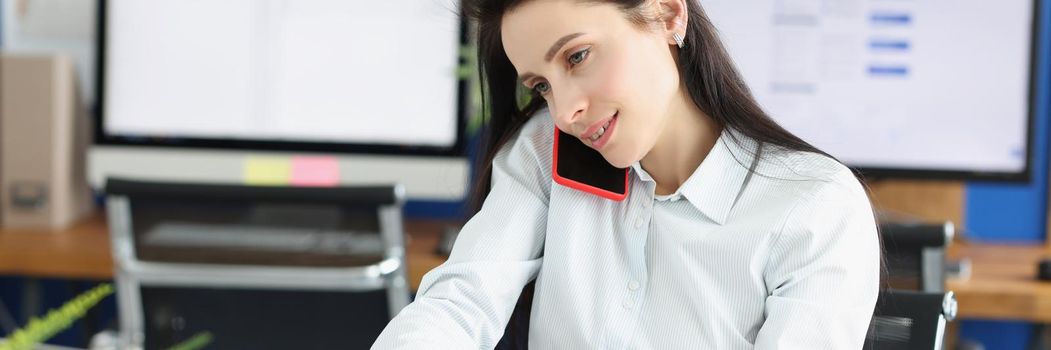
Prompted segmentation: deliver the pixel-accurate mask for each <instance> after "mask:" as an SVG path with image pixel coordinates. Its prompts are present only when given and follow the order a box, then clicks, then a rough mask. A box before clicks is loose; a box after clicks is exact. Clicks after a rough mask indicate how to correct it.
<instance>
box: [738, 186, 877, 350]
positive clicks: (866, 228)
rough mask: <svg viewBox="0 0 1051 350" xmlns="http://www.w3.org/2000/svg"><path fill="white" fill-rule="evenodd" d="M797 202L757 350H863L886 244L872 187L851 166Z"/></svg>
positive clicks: (781, 239)
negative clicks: (878, 227)
mask: <svg viewBox="0 0 1051 350" xmlns="http://www.w3.org/2000/svg"><path fill="white" fill-rule="evenodd" d="M844 172H846V173H843V172H841V173H840V174H839V176H837V179H838V181H830V182H825V183H821V184H820V185H818V186H817V188H816V189H815V190H814V191H813V192H812V193H811V195H807V196H805V199H801V200H800V201H799V202H797V204H796V206H795V208H793V209H792V210H791V211H790V213H789V217H788V218H787V219H786V221H785V225H784V227H783V228H782V231H781V233H780V234H779V236H778V237H777V239H776V241H775V243H774V244H773V246H772V248H771V255H770V258H769V259H770V260H768V263H767V266H766V271H765V277H764V278H765V282H766V285H767V288H769V291H770V292H769V296H768V297H767V299H766V310H765V316H766V320H765V322H764V323H763V326H762V328H761V329H760V330H759V334H758V336H757V338H756V343H755V348H756V349H861V348H862V345H863V343H864V341H865V334H866V332H867V330H868V326H869V323H870V322H871V320H872V313H873V310H874V307H875V304H876V298H877V296H878V294H879V278H880V277H879V276H880V272H879V269H880V262H879V261H880V245H879V237H877V231H876V223H875V219H874V217H873V213H872V209H871V205H870V204H869V200H868V196H867V195H866V194H865V191H864V189H862V187H861V185H860V184H859V183H858V182H857V180H856V179H855V178H854V177H853V175H852V174H850V173H849V170H846V169H844Z"/></svg>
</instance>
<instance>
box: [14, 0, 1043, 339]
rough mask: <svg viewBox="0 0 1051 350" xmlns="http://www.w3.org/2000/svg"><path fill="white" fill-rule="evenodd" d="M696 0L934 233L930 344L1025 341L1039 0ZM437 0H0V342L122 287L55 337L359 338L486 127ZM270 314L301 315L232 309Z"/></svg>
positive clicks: (453, 223) (882, 191)
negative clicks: (937, 309) (951, 309)
mask: <svg viewBox="0 0 1051 350" xmlns="http://www.w3.org/2000/svg"><path fill="white" fill-rule="evenodd" d="M700 2H701V4H702V5H703V6H705V9H706V10H707V12H708V14H709V16H710V17H711V19H712V21H713V22H714V23H715V25H716V26H717V27H718V28H719V31H720V34H721V35H722V36H723V39H724V42H725V44H726V46H727V49H728V50H729V52H730V54H731V55H732V56H733V57H734V59H735V61H736V63H737V64H738V66H739V69H740V71H741V72H742V74H743V76H744V77H745V79H746V81H747V82H748V84H749V86H750V87H751V88H752V90H753V93H754V95H755V96H756V98H757V99H758V100H759V101H760V103H761V104H762V105H763V106H764V108H766V110H767V111H768V112H770V113H771V115H772V116H773V117H774V118H775V119H777V120H778V121H779V122H780V123H782V125H784V126H785V127H787V128H788V129H790V130H792V131H793V132H795V133H797V134H798V135H800V136H801V137H803V138H804V139H806V140H808V141H811V142H812V143H814V144H815V145H816V146H817V147H819V148H821V149H823V150H825V151H827V152H829V153H831V154H832V155H834V156H836V157H837V158H839V159H840V160H841V161H843V162H844V163H846V164H847V165H849V166H851V167H852V168H855V169H857V170H858V172H859V173H860V174H861V175H862V177H863V178H864V179H865V181H866V184H867V185H868V186H869V187H870V189H871V193H872V196H873V200H874V203H875V204H876V205H877V207H878V209H879V211H880V219H881V223H882V224H884V225H885V227H888V228H892V229H890V230H888V231H893V232H891V233H889V234H894V233H896V231H894V229H893V228H896V227H919V226H923V227H942V228H948V229H947V230H945V232H948V233H949V235H948V238H949V240H948V242H944V243H943V244H941V247H940V248H939V249H940V250H939V252H940V253H939V254H941V255H937V259H938V260H939V261H940V264H935V265H930V266H936V268H937V269H938V273H935V274H934V275H933V276H936V277H935V278H936V279H937V281H936V282H934V283H935V284H936V285H937V286H938V287H936V288H933V289H931V290H935V291H940V292H941V291H949V290H951V291H953V292H954V293H955V296H956V299H957V300H958V301H959V305H958V313H957V315H956V316H957V319H956V320H954V321H952V322H950V324H949V325H948V328H947V331H946V340H945V342H946V344H948V347H954V348H956V347H964V346H968V347H970V348H985V349H1032V348H1046V345H1047V344H1048V343H1047V341H1046V340H1045V338H1046V337H1045V334H1046V333H1047V330H1046V328H1047V327H1046V326H1045V325H1046V324H1047V323H1051V307H1048V306H1047V305H1051V282H1044V281H1042V280H1041V278H1040V277H1041V276H1040V274H1039V262H1040V261H1041V260H1042V259H1044V258H1045V257H1049V258H1051V246H1049V245H1048V243H1049V240H1048V237H1049V234H1051V230H1049V227H1051V221H1049V220H1048V205H1047V198H1048V195H1049V189H1048V181H1049V179H1048V175H1047V168H1048V162H1047V160H1048V157H1049V152H1048V147H1049V146H1048V142H1047V136H1048V131H1049V128H1051V126H1049V125H1048V119H1049V117H1051V115H1049V113H1051V110H1049V105H1048V101H1049V99H1051V89H1049V85H1048V84H1049V83H1051V52H1049V48H1051V14H1049V12H1051V6H1048V5H1051V4H1049V3H1048V1H1046V0H1008V1H998V2H989V1H978V0H964V1H953V2H949V1H914V0H895V1H887V0H700ZM457 6H458V5H457V1H455V0H412V1H407V0H387V1H367V2H366V1H345V0H208V1H204V0H149V1H143V0H138V1H133V0H0V50H2V52H0V54H2V56H3V61H2V62H3V65H2V66H0V72H2V73H3V74H0V81H2V82H3V84H2V85H0V87H2V89H3V90H0V97H2V98H0V135H2V139H0V164H2V167H0V185H2V186H3V187H2V189H0V195H2V198H0V200H2V202H0V209H2V211H0V224H2V229H0V338H2V337H4V336H5V335H6V336H8V337H10V336H11V334H12V333H11V332H13V330H14V329H17V328H20V327H24V326H26V325H27V323H28V320H29V319H30V318H31V317H35V316H41V315H44V314H45V313H46V312H47V310H49V309H52V308H57V307H59V306H61V305H62V304H63V303H64V302H66V301H68V300H71V299H73V298H74V297H76V296H77V295H79V294H81V293H83V292H85V291H87V290H89V289H91V288H92V287H94V286H97V285H99V284H100V283H115V286H116V287H117V290H116V293H115V294H113V295H112V296H108V297H106V298H104V299H103V300H102V302H101V303H99V304H98V305H96V306H95V307H92V308H91V309H90V310H88V311H87V313H86V315H85V316H83V317H81V318H79V319H77V320H76V321H75V322H74V323H73V324H72V325H71V326H70V327H69V328H67V329H65V330H64V331H62V332H60V333H58V334H57V335H55V336H54V337H52V338H51V339H50V340H49V341H48V343H49V344H55V345H60V346H67V347H75V348H87V347H89V346H90V345H91V344H90V343H91V342H92V339H93V338H94V340H95V343H96V345H98V344H99V343H101V342H104V341H105V339H102V338H105V337H104V336H100V335H99V334H106V335H109V336H112V337H113V338H114V339H113V341H115V342H120V341H126V342H132V343H135V342H137V343H138V344H145V346H146V347H147V348H163V347H166V346H170V345H172V344H175V343H178V342H179V341H182V340H185V339H187V338H190V337H192V336H194V335H197V334H201V332H198V331H201V330H204V331H208V332H211V333H210V334H211V335H213V336H214V344H212V346H213V348H224V347H223V346H222V344H224V343H223V342H224V341H231V340H230V339H231V338H238V337H240V338H250V337H251V336H248V335H246V334H244V333H239V332H242V331H244V329H260V330H266V331H265V332H260V333H269V335H270V336H272V337H275V338H274V339H271V340H261V341H264V342H263V343H262V344H270V345H274V344H284V343H280V341H287V340H290V339H298V340H296V341H297V342H296V343H295V344H300V345H301V346H302V347H307V348H310V347H315V346H317V347H324V344H329V345H331V346H333V347H338V346H344V347H355V346H357V345H360V344H367V343H368V342H369V340H370V339H369V337H370V336H372V337H374V335H373V333H370V332H378V330H377V329H380V328H382V324H383V323H384V322H385V320H386V319H389V317H390V315H391V314H392V313H394V312H396V311H397V309H398V308H399V307H400V306H401V305H402V304H403V301H405V302H407V300H402V299H405V298H407V296H408V295H411V294H412V293H414V292H415V291H414V290H413V287H414V286H416V285H418V283H419V278H420V276H422V275H423V273H425V272H426V271H427V270H429V269H430V268H433V267H434V266H436V265H437V264H440V263H441V262H442V261H444V256H445V255H444V254H447V251H448V246H449V243H450V242H451V241H452V240H453V239H454V238H455V233H456V230H457V228H458V227H459V225H461V224H462V223H463V221H464V220H465V219H466V218H467V217H466V216H467V214H466V213H468V211H467V209H466V195H467V194H468V191H469V186H470V180H471V174H472V169H473V162H474V159H475V154H476V153H477V148H478V147H479V146H478V145H479V141H478V133H479V129H480V128H484V125H483V124H481V123H480V121H479V120H480V119H481V118H480V116H479V114H480V111H479V108H478V104H479V101H478V97H479V92H478V87H477V85H476V81H475V78H474V76H473V73H474V66H473V57H472V55H473V53H472V52H471V51H470V46H471V43H470V42H468V41H467V37H468V33H469V31H470V30H471V25H470V23H465V22H464V21H462V20H461V19H460V17H459V16H458V14H457V11H458V10H457ZM334 194H341V195H343V196H344V197H342V198H334ZM275 203H277V204H275ZM225 218H239V219H236V220H234V219H229V220H228V219H225ZM905 231H907V230H905ZM905 234H906V235H907V234H908V233H907V232H906V233H905ZM898 248H899V247H898V245H888V247H887V249H888V250H894V249H898ZM202 251H205V252H207V253H201V252H202ZM929 257H930V256H925V258H929ZM925 266H929V265H925ZM191 267H192V268H191ZM1049 269H1051V267H1049ZM223 273H234V274H236V275H238V276H249V277H246V278H243V279H236V278H226V277H224V276H227V275H223ZM1048 273H1049V274H1051V270H1049V272H1048ZM251 276H255V277H251ZM296 276H299V277H296ZM924 276H927V275H924ZM927 277H929V276H927ZM351 280H353V281H354V282H353V283H350V282H347V281H351ZM275 281H276V282H275ZM923 283H928V286H929V285H930V284H929V283H931V282H930V281H927V282H923ZM923 283H919V284H918V285H919V286H920V287H919V289H930V288H924V287H923V286H924V284H923ZM914 287H915V286H914ZM349 300H356V301H357V302H358V303H357V304H354V303H352V302H349ZM237 305H242V306H243V305H256V306H258V308H257V310H254V311H252V310H250V309H244V308H238V307H237ZM275 305H299V306H300V310H298V312H297V311H296V310H290V308H288V307H276V306H275ZM325 305H329V306H330V307H329V308H327V309H326V307H325ZM333 307H336V308H342V309H341V310H348V311H347V312H331V311H332V310H331V309H332V308H333ZM291 309H295V308H291ZM118 315H120V316H118ZM268 317H281V318H284V319H286V320H299V321H301V322H300V323H301V324H305V325H306V326H303V327H298V328H286V329H285V330H286V331H288V332H289V333H291V334H287V335H280V334H277V333H280V332H281V328H280V327H278V328H274V329H271V328H266V327H271V326H272V325H271V324H268V323H267V322H265V321H263V322H257V323H253V324H250V325H249V324H248V323H249V322H242V321H241V320H247V319H267V318H268ZM234 323H237V324H238V325H234V326H232V325H231V324H234ZM240 323H245V324H243V325H242V324H240ZM333 326H335V327H333ZM340 326H346V327H356V329H361V330H362V331H361V332H358V333H352V332H351V333H344V334H337V335H335V336H333V335H332V334H331V333H334V332H335V333H338V331H331V332H329V330H332V329H340V328H341V327H340ZM248 327H258V328H248ZM330 327H332V328H330ZM224 329H228V331H226V332H225V333H224ZM143 338H145V339H143ZM275 339H276V340H275ZM281 339H284V340H281ZM242 340H243V339H242ZM267 341H268V342H267ZM311 342H313V343H311ZM225 344H240V345H228V346H226V348H231V347H234V348H236V347H238V346H243V344H253V343H245V342H229V343H225ZM256 344H258V343H256ZM274 346H276V345H274Z"/></svg>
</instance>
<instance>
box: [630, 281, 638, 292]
mask: <svg viewBox="0 0 1051 350" xmlns="http://www.w3.org/2000/svg"><path fill="white" fill-rule="evenodd" d="M628 289H629V290H636V289H639V282H635V281H631V282H630V283H628Z"/></svg>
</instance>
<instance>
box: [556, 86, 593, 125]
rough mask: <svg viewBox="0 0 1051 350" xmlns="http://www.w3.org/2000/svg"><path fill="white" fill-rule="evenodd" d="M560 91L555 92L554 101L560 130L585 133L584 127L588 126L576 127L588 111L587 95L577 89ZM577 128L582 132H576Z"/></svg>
mask: <svg viewBox="0 0 1051 350" xmlns="http://www.w3.org/2000/svg"><path fill="white" fill-rule="evenodd" d="M560 90H561V91H555V92H554V94H553V95H554V101H552V102H553V105H554V108H553V112H554V115H555V121H556V124H559V125H560V126H559V128H560V129H562V131H566V132H569V133H571V134H579V133H581V132H583V131H584V130H583V128H584V127H587V126H586V125H583V126H582V125H576V124H578V123H579V122H581V120H580V119H581V118H583V116H584V114H585V113H584V112H585V111H586V110H587V107H588V101H587V98H586V96H585V94H583V93H582V92H581V91H580V90H579V89H576V88H572V87H566V88H563V89H560ZM576 128H580V129H581V130H576ZM577 136H579V135H577Z"/></svg>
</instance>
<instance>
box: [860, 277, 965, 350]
mask: <svg viewBox="0 0 1051 350" xmlns="http://www.w3.org/2000/svg"><path fill="white" fill-rule="evenodd" d="M954 318H956V298H955V296H954V295H953V293H952V292H946V293H926V292H918V291H909V290H884V291H881V292H880V295H879V299H878V301H877V302H876V310H875V314H874V316H873V317H872V323H871V324H870V325H869V331H868V336H867V337H866V339H865V346H864V349H879V350H920V349H923V350H932V349H933V350H941V349H942V347H943V346H944V342H943V339H944V335H945V324H946V322H948V321H952V320H953V319H954Z"/></svg>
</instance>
